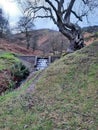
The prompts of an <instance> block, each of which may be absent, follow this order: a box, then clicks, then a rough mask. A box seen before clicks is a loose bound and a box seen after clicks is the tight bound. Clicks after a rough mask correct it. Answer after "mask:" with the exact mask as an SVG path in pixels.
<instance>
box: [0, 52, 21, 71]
mask: <svg viewBox="0 0 98 130" xmlns="http://www.w3.org/2000/svg"><path fill="white" fill-rule="evenodd" d="M16 62H19V60H18V59H17V58H16V57H15V56H14V55H13V54H12V53H10V52H2V53H0V70H4V69H7V68H9V67H10V66H11V65H12V64H14V63H16Z"/></svg>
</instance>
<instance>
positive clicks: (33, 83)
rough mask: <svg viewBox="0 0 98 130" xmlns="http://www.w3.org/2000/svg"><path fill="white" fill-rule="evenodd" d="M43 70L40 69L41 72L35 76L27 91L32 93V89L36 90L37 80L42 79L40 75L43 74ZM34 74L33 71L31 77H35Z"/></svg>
mask: <svg viewBox="0 0 98 130" xmlns="http://www.w3.org/2000/svg"><path fill="white" fill-rule="evenodd" d="M43 71H44V70H43ZM43 71H40V72H39V74H38V75H36V76H35V78H34V80H33V82H32V83H31V85H30V86H29V87H28V88H27V90H26V92H27V93H31V92H32V91H34V89H35V85H36V83H37V81H38V80H39V79H40V77H41V76H42V74H43ZM33 76H34V72H32V73H31V75H30V77H33ZM30 77H29V78H30Z"/></svg>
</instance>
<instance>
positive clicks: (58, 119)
mask: <svg viewBox="0 0 98 130" xmlns="http://www.w3.org/2000/svg"><path fill="white" fill-rule="evenodd" d="M33 78H34V77H33ZM33 78H32V79H31V80H30V81H29V82H26V84H25V86H24V87H23V88H21V91H15V92H12V93H9V94H7V95H5V96H2V97H0V129H1V130H24V129H26V130H97V129H98V43H97V42H96V43H94V44H92V45H90V46H89V47H86V48H83V49H82V50H80V51H77V52H75V53H74V54H69V55H67V56H65V57H63V58H61V59H60V60H58V61H56V62H55V63H54V64H52V65H51V66H50V67H49V68H48V69H46V70H45V71H44V72H43V73H42V76H41V78H40V79H39V80H38V82H37V84H36V86H35V88H36V89H35V91H34V92H31V93H27V92H26V90H25V87H28V86H29V85H28V84H30V83H31V82H32V81H33Z"/></svg>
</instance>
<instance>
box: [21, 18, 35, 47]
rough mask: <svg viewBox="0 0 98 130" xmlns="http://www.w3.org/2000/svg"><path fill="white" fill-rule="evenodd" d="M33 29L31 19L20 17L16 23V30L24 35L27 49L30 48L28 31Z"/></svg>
mask: <svg viewBox="0 0 98 130" xmlns="http://www.w3.org/2000/svg"><path fill="white" fill-rule="evenodd" d="M33 28H34V24H33V21H32V19H31V18H30V19H29V17H25V16H23V17H21V18H20V20H19V21H18V29H19V30H20V32H22V33H24V34H25V38H26V43H27V49H29V47H30V37H31V36H30V31H32V30H33Z"/></svg>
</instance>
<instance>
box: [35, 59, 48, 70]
mask: <svg viewBox="0 0 98 130" xmlns="http://www.w3.org/2000/svg"><path fill="white" fill-rule="evenodd" d="M48 64H49V61H48V58H38V59H37V63H36V70H43V69H45V68H46V67H48Z"/></svg>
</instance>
